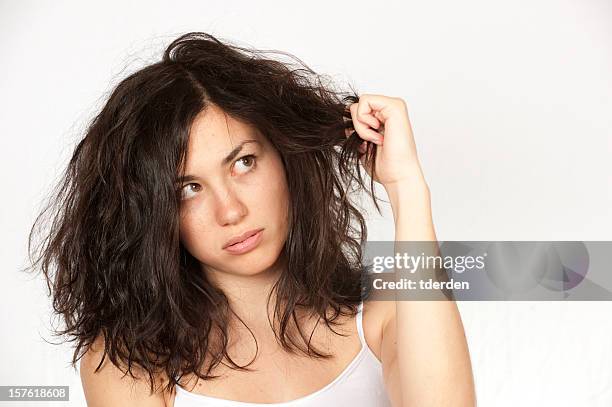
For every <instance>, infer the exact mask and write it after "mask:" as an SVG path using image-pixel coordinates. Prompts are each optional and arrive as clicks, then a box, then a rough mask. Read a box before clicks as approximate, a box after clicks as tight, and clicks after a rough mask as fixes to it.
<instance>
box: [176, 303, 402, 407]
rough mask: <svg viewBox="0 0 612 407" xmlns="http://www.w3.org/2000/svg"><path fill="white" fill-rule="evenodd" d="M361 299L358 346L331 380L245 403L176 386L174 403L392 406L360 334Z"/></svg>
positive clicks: (182, 406)
mask: <svg viewBox="0 0 612 407" xmlns="http://www.w3.org/2000/svg"><path fill="white" fill-rule="evenodd" d="M362 311H363V302H362V303H361V304H359V311H358V313H357V316H356V319H357V332H358V333H359V340H360V341H361V350H360V351H359V353H358V354H357V356H355V358H354V359H353V360H352V361H351V362H350V363H349V364H348V366H346V368H345V369H344V370H343V371H342V373H340V375H339V376H338V377H336V378H335V379H334V380H333V381H332V382H331V383H329V384H327V385H326V386H325V387H323V388H322V389H319V390H317V391H315V392H314V393H310V394H308V395H306V396H303V397H300V398H297V399H294V400H291V401H286V402H282V403H247V402H244V401H234V400H227V399H222V398H217V397H211V396H204V395H201V394H196V393H192V392H190V391H187V390H186V389H184V388H182V387H180V386H178V385H177V386H176V397H175V399H174V407H261V406H270V407H312V406H350V407H391V402H390V401H389V398H388V396H387V392H386V390H385V387H384V383H383V377H382V365H381V363H380V361H379V360H378V358H377V357H376V356H375V355H374V353H373V352H372V350H371V349H370V348H369V347H368V344H367V343H366V340H365V335H364V334H363V317H362V315H363V312H362Z"/></svg>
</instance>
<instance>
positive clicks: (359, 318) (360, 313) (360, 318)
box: [355, 301, 367, 346]
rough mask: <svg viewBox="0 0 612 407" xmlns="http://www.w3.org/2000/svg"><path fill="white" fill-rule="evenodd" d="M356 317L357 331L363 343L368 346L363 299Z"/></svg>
mask: <svg viewBox="0 0 612 407" xmlns="http://www.w3.org/2000/svg"><path fill="white" fill-rule="evenodd" d="M355 319H356V320H357V333H358V334H359V340H360V341H361V345H363V346H367V344H366V340H365V334H364V333H363V301H361V303H360V304H359V307H358V308H357V315H356V317H355Z"/></svg>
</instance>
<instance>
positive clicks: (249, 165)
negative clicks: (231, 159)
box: [236, 154, 255, 172]
mask: <svg viewBox="0 0 612 407" xmlns="http://www.w3.org/2000/svg"><path fill="white" fill-rule="evenodd" d="M236 164H241V165H242V166H243V167H245V168H246V169H245V170H243V171H242V172H249V171H251V170H252V169H253V167H255V156H254V155H253V154H249V155H245V156H244V157H240V158H239V159H238V161H236Z"/></svg>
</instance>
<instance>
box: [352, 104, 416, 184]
mask: <svg viewBox="0 0 612 407" xmlns="http://www.w3.org/2000/svg"><path fill="white" fill-rule="evenodd" d="M349 109H350V113H351V117H352V120H353V127H354V128H355V131H356V132H357V134H358V135H359V137H361V138H362V139H363V140H364V142H363V143H362V145H361V147H360V151H361V152H362V153H365V152H366V141H371V142H374V143H376V144H377V145H378V146H377V152H376V168H375V169H376V177H374V180H375V181H377V182H379V183H381V184H382V185H383V186H384V187H385V188H388V187H390V186H393V185H399V184H402V183H404V182H408V183H414V182H423V183H424V182H425V180H424V177H423V174H422V171H421V166H420V163H419V160H418V157H417V151H416V145H415V142H414V137H413V135H412V127H411V125H410V120H409V118H408V110H407V107H406V103H405V102H404V101H403V100H402V99H400V98H396V97H388V96H382V95H371V94H363V95H360V96H359V102H357V103H352V104H351V105H349ZM361 162H362V164H363V165H364V167H365V168H366V171H367V172H368V174H369V175H370V176H372V171H371V168H369V167H367V166H366V161H365V155H364V156H363V157H362V158H361Z"/></svg>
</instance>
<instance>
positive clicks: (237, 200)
mask: <svg viewBox="0 0 612 407" xmlns="http://www.w3.org/2000/svg"><path fill="white" fill-rule="evenodd" d="M180 186H181V187H182V196H183V197H182V202H181V210H180V238H181V242H182V243H183V246H184V247H185V248H186V249H187V250H188V251H189V253H191V255H192V256H194V257H195V258H196V259H197V260H199V262H200V263H201V264H202V265H203V266H205V269H206V270H207V271H212V272H224V273H231V274H236V275H253V274H257V273H260V272H262V271H266V270H268V269H269V268H270V267H271V266H273V265H274V263H275V262H276V261H277V259H278V258H279V255H280V254H281V253H282V249H283V246H284V244H285V240H286V239H287V233H288V227H289V225H288V221H289V219H288V215H289V193H288V188H287V180H286V178H285V170H284V167H283V164H282V161H281V158H280V156H279V154H278V152H277V151H276V149H275V148H274V147H273V146H272V145H271V144H270V142H269V141H268V140H267V138H266V137H264V136H263V135H262V134H260V133H259V132H258V131H257V130H256V129H255V128H254V127H252V126H249V125H246V124H244V123H242V122H240V121H237V120H235V119H233V118H231V117H230V116H229V115H226V114H224V112H223V110H221V109H220V108H219V107H217V106H215V105H209V107H208V108H207V109H206V110H205V111H203V112H201V113H200V114H199V115H198V116H197V117H196V119H195V120H194V122H193V124H192V127H191V131H190V136H189V144H188V150H187V160H186V163H185V178H184V179H183V180H182V182H181V184H180ZM258 229H263V230H262V232H261V234H260V236H259V237H258V240H259V244H258V245H257V246H256V247H255V248H253V249H251V250H250V251H248V252H244V253H241V254H238V253H236V252H235V250H234V252H232V251H230V250H228V249H225V248H224V246H225V245H226V243H227V242H228V241H229V240H230V239H231V238H233V237H235V236H240V235H242V234H243V233H245V232H248V231H251V230H258ZM234 249H236V246H234Z"/></svg>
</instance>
